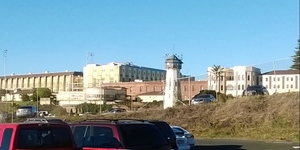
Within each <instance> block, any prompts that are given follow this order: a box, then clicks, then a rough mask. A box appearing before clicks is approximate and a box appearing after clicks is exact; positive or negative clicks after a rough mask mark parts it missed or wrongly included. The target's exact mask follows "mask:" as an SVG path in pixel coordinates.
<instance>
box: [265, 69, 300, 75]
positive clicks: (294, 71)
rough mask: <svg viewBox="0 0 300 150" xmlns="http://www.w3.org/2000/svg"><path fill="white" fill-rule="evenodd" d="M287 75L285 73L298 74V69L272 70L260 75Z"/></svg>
mask: <svg viewBox="0 0 300 150" xmlns="http://www.w3.org/2000/svg"><path fill="white" fill-rule="evenodd" d="M275 74H276V75H287V74H300V70H273V71H269V72H266V73H263V74H262V75H275Z"/></svg>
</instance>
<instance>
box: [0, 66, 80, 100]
mask: <svg viewBox="0 0 300 150" xmlns="http://www.w3.org/2000/svg"><path fill="white" fill-rule="evenodd" d="M82 82H83V73H82V72H69V71H68V70H66V71H65V72H56V73H49V72H48V71H46V72H45V73H40V74H32V73H29V74H27V75H15V74H11V75H10V76H2V77H0V89H2V90H7V91H11V90H16V89H18V90H28V89H32V88H49V89H50V90H51V91H52V92H54V93H57V92H58V91H70V90H72V91H78V90H82V89H83V87H82ZM5 97H6V96H4V97H3V98H4V100H5ZM3 98H2V99H1V100H3Z"/></svg>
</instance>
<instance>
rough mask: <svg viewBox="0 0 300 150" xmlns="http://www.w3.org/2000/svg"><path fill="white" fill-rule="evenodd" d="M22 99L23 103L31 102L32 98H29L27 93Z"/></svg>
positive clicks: (22, 95)
mask: <svg viewBox="0 0 300 150" xmlns="http://www.w3.org/2000/svg"><path fill="white" fill-rule="evenodd" d="M21 99H22V101H23V102H27V101H30V97H29V96H28V94H27V93H23V94H21Z"/></svg>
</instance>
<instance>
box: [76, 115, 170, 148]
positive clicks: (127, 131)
mask: <svg viewBox="0 0 300 150" xmlns="http://www.w3.org/2000/svg"><path fill="white" fill-rule="evenodd" d="M70 126H71V129H72V132H73V136H74V138H75V141H76V144H77V145H78V146H79V147H82V149H83V150H112V149H113V150H122V149H131V150H171V147H170V145H169V144H168V142H167V141H166V139H165V138H164V136H163V134H162V133H161V131H160V130H159V129H158V128H157V127H156V126H155V125H154V124H152V123H149V122H144V121H137V120H110V119H107V120H106V119H100V120H99V119H96V120H84V121H82V122H78V123H72V124H70Z"/></svg>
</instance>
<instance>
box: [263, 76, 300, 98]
mask: <svg viewBox="0 0 300 150" xmlns="http://www.w3.org/2000/svg"><path fill="white" fill-rule="evenodd" d="M299 74H300V71H299V70H275V71H270V72H266V73H263V74H262V78H263V81H262V85H263V86H265V87H266V88H267V89H268V91H269V93H270V94H274V93H286V92H299V89H300V88H299V86H300V75H299Z"/></svg>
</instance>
